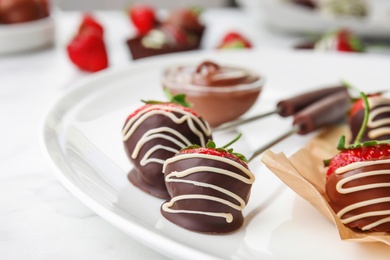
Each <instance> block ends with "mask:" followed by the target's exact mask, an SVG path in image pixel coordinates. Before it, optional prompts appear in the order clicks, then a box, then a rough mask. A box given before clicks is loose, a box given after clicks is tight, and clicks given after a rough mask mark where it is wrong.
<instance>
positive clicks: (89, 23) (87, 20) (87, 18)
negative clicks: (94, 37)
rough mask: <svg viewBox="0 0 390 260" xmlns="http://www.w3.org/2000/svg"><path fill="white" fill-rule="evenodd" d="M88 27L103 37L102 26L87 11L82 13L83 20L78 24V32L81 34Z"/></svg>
mask: <svg viewBox="0 0 390 260" xmlns="http://www.w3.org/2000/svg"><path fill="white" fill-rule="evenodd" d="M87 29H90V30H96V32H97V33H98V34H99V35H100V36H101V37H103V33H104V29H103V26H102V25H101V24H100V23H99V22H98V21H97V20H96V19H95V18H94V17H93V16H92V15H91V14H89V13H86V14H84V16H83V20H82V22H81V24H80V27H79V31H78V34H81V33H82V32H83V31H85V30H87Z"/></svg>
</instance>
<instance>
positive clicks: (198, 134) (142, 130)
mask: <svg viewBox="0 0 390 260" xmlns="http://www.w3.org/2000/svg"><path fill="white" fill-rule="evenodd" d="M183 101H184V96H183V95H179V96H176V97H174V98H173V102H179V103H180V104H178V103H172V102H168V103H164V102H155V101H151V102H150V101H149V102H147V104H146V105H144V106H142V107H140V108H139V109H137V110H136V111H134V112H133V113H131V114H130V115H129V116H128V117H127V119H126V121H125V124H124V127H123V130H122V139H123V142H124V146H125V150H126V153H127V155H128V157H129V159H130V161H131V162H132V163H133V165H134V168H133V169H132V170H131V171H130V173H129V174H128V178H129V180H130V181H131V182H132V183H133V184H134V185H135V186H137V187H138V188H140V189H141V190H143V191H145V192H146V193H149V194H151V195H153V196H156V197H161V198H169V194H168V192H167V190H166V186H165V182H164V174H163V173H162V167H163V164H164V162H165V160H166V159H168V158H170V157H172V156H174V155H175V154H176V153H178V152H179V151H180V150H181V149H182V148H183V147H186V146H188V145H191V144H199V145H205V144H206V142H207V140H209V139H210V138H211V129H210V127H209V125H208V124H207V122H205V121H203V119H202V118H201V117H200V116H198V115H197V114H196V113H195V112H194V111H192V110H191V109H190V108H188V107H185V106H184V104H185V102H183Z"/></svg>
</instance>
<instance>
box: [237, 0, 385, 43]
mask: <svg viewBox="0 0 390 260" xmlns="http://www.w3.org/2000/svg"><path fill="white" fill-rule="evenodd" d="M237 1H238V3H239V4H240V5H242V6H243V7H244V8H245V9H246V10H248V12H249V13H250V14H252V15H253V16H254V17H256V18H257V17H262V18H264V19H263V20H264V21H265V22H266V23H267V24H269V25H270V26H272V27H273V28H276V29H279V30H282V31H285V32H290V33H291V32H293V33H305V34H308V33H314V34H319V33H324V32H326V31H329V30H333V29H336V28H349V29H350V30H352V31H353V32H355V33H356V34H358V35H360V36H367V37H376V38H389V37H390V1H388V0H368V1H367V3H368V6H369V13H368V15H367V17H364V18H361V19H359V18H346V17H340V18H335V17H330V16H326V15H323V14H320V13H319V12H317V11H313V10H308V9H306V8H303V7H300V6H297V5H294V4H290V3H288V2H287V1H285V0H237ZM263 20H262V21H263Z"/></svg>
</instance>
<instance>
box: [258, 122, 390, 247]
mask: <svg viewBox="0 0 390 260" xmlns="http://www.w3.org/2000/svg"><path fill="white" fill-rule="evenodd" d="M343 134H344V135H346V136H347V140H348V129H347V127H346V126H342V127H332V128H327V129H324V130H323V131H322V132H321V133H320V134H319V135H317V136H316V137H314V138H313V139H312V140H310V142H308V143H307V145H306V146H305V147H303V148H301V149H299V150H298V151H297V152H296V153H294V154H293V155H291V156H290V157H287V156H286V155H285V154H284V153H278V154H275V153H273V152H272V151H271V150H268V151H266V152H265V153H264V154H263V156H262V159H261V160H262V162H263V163H264V164H265V165H266V166H267V168H268V169H270V170H271V171H272V172H273V173H274V174H275V175H276V176H278V177H279V178H280V179H281V180H282V181H283V182H284V183H285V184H286V185H287V186H289V187H290V188H291V189H292V190H293V191H295V192H296V193H297V194H298V195H300V196H301V197H302V198H304V199H305V200H307V201H308V202H310V203H311V204H312V205H313V206H314V207H315V208H316V209H317V210H318V211H320V213H321V214H322V215H324V216H325V217H326V218H327V219H328V220H330V221H331V222H333V223H334V224H335V226H336V227H337V229H338V231H339V235H340V238H341V239H342V240H351V241H356V242H382V243H385V244H387V245H390V235H389V234H388V233H386V232H362V231H356V230H352V229H350V228H348V227H346V226H344V224H343V223H341V221H340V219H339V218H338V217H337V216H336V214H335V213H334V212H333V210H332V208H331V207H330V206H329V203H328V197H327V195H326V192H325V178H326V168H325V167H324V166H323V160H324V159H330V158H332V157H333V156H334V155H335V154H336V153H337V152H338V151H337V149H336V146H337V143H338V140H339V138H340V136H341V135H343Z"/></svg>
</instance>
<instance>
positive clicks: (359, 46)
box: [348, 36, 364, 52]
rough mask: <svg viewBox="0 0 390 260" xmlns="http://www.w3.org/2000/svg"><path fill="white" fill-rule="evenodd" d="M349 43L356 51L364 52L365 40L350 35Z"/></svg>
mask: <svg viewBox="0 0 390 260" xmlns="http://www.w3.org/2000/svg"><path fill="white" fill-rule="evenodd" d="M348 44H349V45H350V46H351V47H352V49H353V50H354V51H357V52H363V51H364V44H363V42H362V41H361V40H360V39H359V38H358V37H356V36H350V37H349V39H348Z"/></svg>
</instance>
